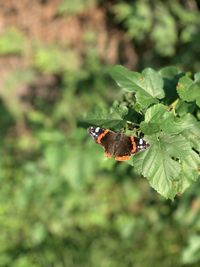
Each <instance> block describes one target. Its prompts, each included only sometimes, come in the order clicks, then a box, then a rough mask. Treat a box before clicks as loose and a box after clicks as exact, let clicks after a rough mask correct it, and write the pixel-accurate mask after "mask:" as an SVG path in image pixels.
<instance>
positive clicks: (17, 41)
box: [0, 27, 26, 55]
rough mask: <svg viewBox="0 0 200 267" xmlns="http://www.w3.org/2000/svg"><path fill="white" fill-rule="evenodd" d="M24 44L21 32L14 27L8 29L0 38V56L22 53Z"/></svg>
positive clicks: (24, 40)
mask: <svg viewBox="0 0 200 267" xmlns="http://www.w3.org/2000/svg"><path fill="white" fill-rule="evenodd" d="M13 40H14V41H13ZM25 42H26V39H25V36H24V34H23V33H22V32H21V31H19V30H18V29H16V28H14V27H12V28H8V29H7V30H6V31H5V32H4V33H3V34H2V35H1V36H0V55H9V54H21V53H23V51H24V48H25Z"/></svg>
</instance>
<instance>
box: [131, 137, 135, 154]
mask: <svg viewBox="0 0 200 267" xmlns="http://www.w3.org/2000/svg"><path fill="white" fill-rule="evenodd" d="M131 143H132V145H133V148H132V150H131V153H135V151H136V143H135V138H134V136H131Z"/></svg>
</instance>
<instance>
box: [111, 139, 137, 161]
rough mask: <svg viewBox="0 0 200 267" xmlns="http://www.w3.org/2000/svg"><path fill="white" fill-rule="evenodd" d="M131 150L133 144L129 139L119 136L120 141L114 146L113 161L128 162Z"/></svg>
mask: <svg viewBox="0 0 200 267" xmlns="http://www.w3.org/2000/svg"><path fill="white" fill-rule="evenodd" d="M132 150H133V143H132V140H131V137H129V136H126V135H124V134H121V136H120V139H119V141H118V142H116V145H115V151H114V155H115V159H116V160H128V159H129V158H130V156H131V153H132Z"/></svg>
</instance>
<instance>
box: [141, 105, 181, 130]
mask: <svg viewBox="0 0 200 267" xmlns="http://www.w3.org/2000/svg"><path fill="white" fill-rule="evenodd" d="M167 108H168V107H167V106H164V105H163V104H157V105H154V106H152V107H150V108H148V110H147V111H146V113H145V121H143V122H141V123H140V127H141V130H142V132H143V133H145V134H147V135H151V134H153V133H157V132H160V131H161V130H162V131H163V132H165V133H171V134H177V133H179V132H181V131H182V128H181V129H180V128H179V127H178V125H177V123H176V122H175V117H174V115H173V113H172V112H170V111H168V110H167Z"/></svg>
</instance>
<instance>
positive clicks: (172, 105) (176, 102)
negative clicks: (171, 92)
mask: <svg viewBox="0 0 200 267" xmlns="http://www.w3.org/2000/svg"><path fill="white" fill-rule="evenodd" d="M178 101H179V98H177V99H176V100H175V101H174V102H172V103H171V104H170V105H169V107H168V110H169V111H170V110H173V111H174V113H175V108H176V105H177V104H178Z"/></svg>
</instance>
